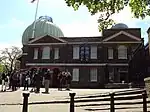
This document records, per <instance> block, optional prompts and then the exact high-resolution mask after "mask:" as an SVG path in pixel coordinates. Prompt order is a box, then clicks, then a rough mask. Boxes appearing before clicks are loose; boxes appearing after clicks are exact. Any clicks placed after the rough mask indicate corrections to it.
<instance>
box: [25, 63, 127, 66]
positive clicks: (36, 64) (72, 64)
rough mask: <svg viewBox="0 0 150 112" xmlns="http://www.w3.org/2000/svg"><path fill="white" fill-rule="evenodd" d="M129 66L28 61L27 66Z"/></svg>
mask: <svg viewBox="0 0 150 112" xmlns="http://www.w3.org/2000/svg"><path fill="white" fill-rule="evenodd" d="M106 65H108V66H128V64H127V63H110V64H106V63H90V64H84V63H26V66H106Z"/></svg>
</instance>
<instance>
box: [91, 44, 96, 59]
mask: <svg viewBox="0 0 150 112" xmlns="http://www.w3.org/2000/svg"><path fill="white" fill-rule="evenodd" d="M90 54H91V59H97V46H91V53H90Z"/></svg>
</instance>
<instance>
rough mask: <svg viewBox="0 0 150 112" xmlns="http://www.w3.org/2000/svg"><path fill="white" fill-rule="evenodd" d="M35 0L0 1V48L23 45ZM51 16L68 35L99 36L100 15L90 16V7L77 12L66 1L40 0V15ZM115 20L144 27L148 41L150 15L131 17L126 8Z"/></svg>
mask: <svg viewBox="0 0 150 112" xmlns="http://www.w3.org/2000/svg"><path fill="white" fill-rule="evenodd" d="M35 9H36V2H34V3H31V0H2V1H1V4H0V13H1V15H2V16H1V18H0V34H1V36H0V49H4V48H8V47H11V46H17V47H20V48H21V47H22V43H21V40H22V34H23V32H24V30H25V29H26V28H27V26H29V25H30V24H31V23H32V22H33V21H34V16H35ZM45 15H47V16H50V17H52V18H53V22H54V23H55V24H56V25H57V26H59V27H60V28H61V29H62V31H63V33H64V35H65V36H66V37H67V36H69V37H75V36H77V37H79V36H100V35H101V33H100V32H99V31H98V23H97V19H98V17H99V14H96V15H94V16H91V15H90V13H89V12H88V10H87V8H86V7H84V6H81V7H80V8H79V10H78V11H74V10H73V8H72V7H68V6H67V5H66V3H65V0H40V2H39V9H38V14H37V18H38V17H39V16H45ZM113 19H114V20H115V21H116V23H125V24H127V25H128V27H130V28H141V34H142V37H144V40H145V43H146V42H147V41H148V36H147V29H148V28H149V27H150V17H146V18H145V19H144V20H140V19H135V18H132V14H131V13H130V9H129V8H128V7H127V8H125V9H124V10H123V11H121V12H120V13H119V14H115V15H114V16H113Z"/></svg>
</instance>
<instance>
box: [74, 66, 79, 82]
mask: <svg viewBox="0 0 150 112" xmlns="http://www.w3.org/2000/svg"><path fill="white" fill-rule="evenodd" d="M72 81H79V69H78V68H74V69H73V72H72Z"/></svg>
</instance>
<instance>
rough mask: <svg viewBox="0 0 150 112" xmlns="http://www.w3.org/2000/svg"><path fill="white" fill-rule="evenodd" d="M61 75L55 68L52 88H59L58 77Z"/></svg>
mask: <svg viewBox="0 0 150 112" xmlns="http://www.w3.org/2000/svg"><path fill="white" fill-rule="evenodd" d="M59 73H60V69H59V68H54V69H53V75H52V88H57V87H58V80H57V76H58V74H59Z"/></svg>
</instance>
